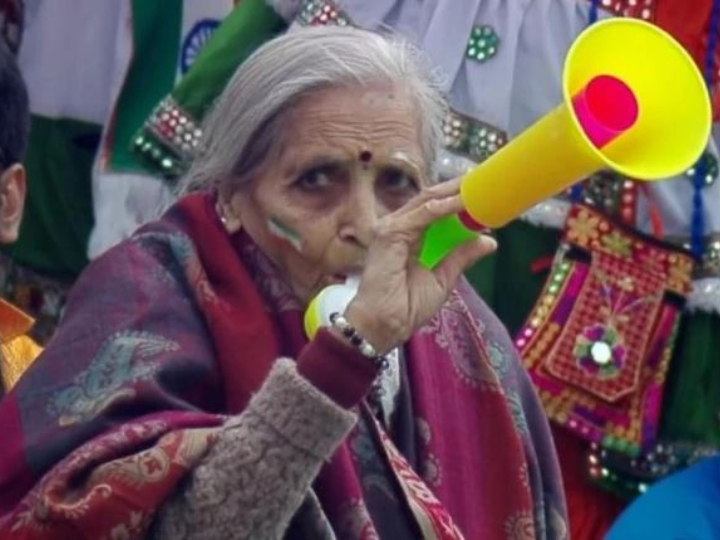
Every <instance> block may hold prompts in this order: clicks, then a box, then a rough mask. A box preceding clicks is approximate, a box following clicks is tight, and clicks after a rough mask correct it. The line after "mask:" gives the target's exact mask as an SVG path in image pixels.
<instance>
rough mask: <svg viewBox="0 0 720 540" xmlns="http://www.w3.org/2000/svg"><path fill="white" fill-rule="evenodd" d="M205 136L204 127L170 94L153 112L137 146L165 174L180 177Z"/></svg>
mask: <svg viewBox="0 0 720 540" xmlns="http://www.w3.org/2000/svg"><path fill="white" fill-rule="evenodd" d="M201 137H202V130H201V129H200V127H199V126H198V124H197V123H196V122H195V121H194V119H193V118H192V117H191V116H190V115H189V114H188V113H186V112H185V111H184V110H183V109H182V108H181V107H180V106H179V105H178V104H177V103H175V101H174V100H173V99H172V98H171V97H167V98H165V99H164V100H163V101H162V102H160V104H159V105H158V106H157V108H156V109H155V111H153V113H152V115H151V116H150V118H149V119H148V120H147V122H146V123H145V126H144V131H143V132H141V133H140V134H138V135H137V136H136V137H135V139H134V140H133V145H134V147H135V150H136V151H137V152H138V153H139V155H140V156H142V157H143V158H144V159H146V160H148V161H149V162H150V163H151V164H152V165H153V166H154V167H156V168H158V169H159V170H160V171H161V172H162V174H163V175H164V176H166V177H176V176H179V175H180V174H182V173H183V172H184V170H185V168H186V166H187V163H189V162H190V161H192V159H193V158H194V157H195V152H196V150H197V147H198V145H199V144H200V138H201Z"/></svg>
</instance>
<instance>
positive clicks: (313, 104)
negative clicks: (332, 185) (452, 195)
mask: <svg viewBox="0 0 720 540" xmlns="http://www.w3.org/2000/svg"><path fill="white" fill-rule="evenodd" d="M420 127H421V126H420V118H419V115H418V111H417V106H416V104H415V100H414V98H413V96H412V94H411V92H410V91H409V90H408V89H407V88H404V87H402V86H397V85H395V86H393V85H390V84H385V85H372V86H348V87H333V88H325V89H321V90H316V91H314V92H312V93H310V94H308V95H307V96H305V97H303V98H302V99H301V100H299V101H298V102H297V103H296V104H295V105H294V106H293V107H292V108H291V109H290V110H289V111H288V115H287V117H286V123H285V125H284V126H283V129H284V130H287V131H286V133H285V137H284V139H285V145H286V148H288V149H290V150H292V149H294V150H295V151H303V150H305V151H308V150H311V149H312V148H328V147H331V148H333V149H335V150H338V151H342V152H344V153H347V154H349V155H352V156H357V159H359V160H361V161H367V160H368V159H373V158H378V159H379V158H382V157H383V156H389V155H392V154H397V153H398V152H402V153H403V154H404V155H406V156H408V158H409V159H411V160H413V161H416V162H418V164H420V165H423V166H424V164H425V156H424V155H423V151H422V144H421V129H420Z"/></svg>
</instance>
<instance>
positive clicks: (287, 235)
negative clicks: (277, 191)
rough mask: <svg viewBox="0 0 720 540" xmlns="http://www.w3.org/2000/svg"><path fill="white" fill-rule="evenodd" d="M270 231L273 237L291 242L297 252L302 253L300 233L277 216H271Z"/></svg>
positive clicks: (268, 223)
mask: <svg viewBox="0 0 720 540" xmlns="http://www.w3.org/2000/svg"><path fill="white" fill-rule="evenodd" d="M267 225H268V230H269V231H270V234H272V235H273V236H275V237H277V238H280V239H281V240H285V241H286V242H289V243H290V245H292V246H293V247H294V248H295V249H296V250H297V251H299V252H302V240H301V239H300V235H299V234H298V232H297V231H296V230H295V229H293V228H292V227H290V226H289V225H286V224H285V223H283V222H282V221H280V220H279V219H278V218H276V217H275V216H271V217H270V219H268V222H267Z"/></svg>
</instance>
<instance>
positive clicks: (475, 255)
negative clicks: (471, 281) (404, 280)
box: [433, 235, 497, 294]
mask: <svg viewBox="0 0 720 540" xmlns="http://www.w3.org/2000/svg"><path fill="white" fill-rule="evenodd" d="M496 249H497V242H496V241H495V239H494V238H492V237H490V236H485V235H483V236H479V237H478V238H476V239H473V240H470V241H468V242H465V243H463V244H461V245H459V246H458V247H457V248H455V249H454V250H453V251H451V252H450V253H449V254H448V255H447V256H446V257H445V258H444V259H443V260H442V261H441V262H440V264H438V265H437V266H436V267H435V268H434V269H433V273H434V274H435V279H437V281H438V283H439V284H440V287H441V288H442V289H443V291H445V293H446V294H449V293H450V291H451V290H452V289H453V288H454V287H455V284H456V283H457V280H458V278H459V277H460V275H461V274H462V273H463V272H465V270H467V269H468V268H469V267H470V266H471V265H472V264H473V263H474V262H475V261H477V260H478V259H480V258H481V257H485V256H487V255H489V254H491V253H493V252H494V251H495V250H496Z"/></svg>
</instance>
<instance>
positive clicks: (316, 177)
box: [295, 169, 332, 191]
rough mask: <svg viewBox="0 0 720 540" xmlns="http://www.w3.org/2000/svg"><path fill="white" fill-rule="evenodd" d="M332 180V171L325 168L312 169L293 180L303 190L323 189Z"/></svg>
mask: <svg viewBox="0 0 720 540" xmlns="http://www.w3.org/2000/svg"><path fill="white" fill-rule="evenodd" d="M331 182H332V171H330V170H327V169H312V170H310V171H308V172H306V173H303V174H302V175H300V177H299V178H298V179H297V181H296V182H295V183H296V185H297V186H298V187H299V188H300V189H303V190H305V191H316V190H319V189H323V188H325V187H327V186H329V185H330V183H331Z"/></svg>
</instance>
